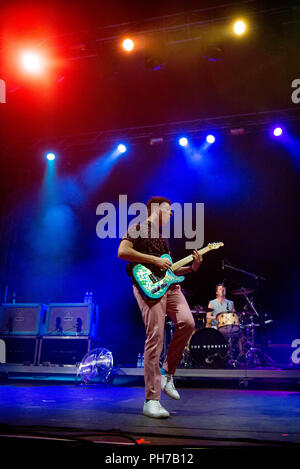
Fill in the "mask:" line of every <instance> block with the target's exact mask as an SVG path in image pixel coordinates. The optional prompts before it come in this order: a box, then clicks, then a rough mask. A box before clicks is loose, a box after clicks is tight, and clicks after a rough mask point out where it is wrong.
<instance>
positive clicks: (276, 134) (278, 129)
mask: <svg viewBox="0 0 300 469" xmlns="http://www.w3.org/2000/svg"><path fill="white" fill-rule="evenodd" d="M273 135H274V137H280V135H282V128H281V127H275V129H274V130H273Z"/></svg>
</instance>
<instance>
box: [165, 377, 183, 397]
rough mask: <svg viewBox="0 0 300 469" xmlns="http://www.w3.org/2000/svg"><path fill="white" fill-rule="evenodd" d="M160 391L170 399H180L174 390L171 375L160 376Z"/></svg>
mask: <svg viewBox="0 0 300 469" xmlns="http://www.w3.org/2000/svg"><path fill="white" fill-rule="evenodd" d="M161 389H162V390H163V391H164V392H165V393H166V394H167V396H169V397H172V399H176V400H178V399H180V395H179V393H178V391H176V389H175V386H174V382H173V376H172V375H161Z"/></svg>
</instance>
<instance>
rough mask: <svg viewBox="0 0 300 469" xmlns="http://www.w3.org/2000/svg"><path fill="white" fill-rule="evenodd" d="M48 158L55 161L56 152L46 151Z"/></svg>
mask: <svg viewBox="0 0 300 469" xmlns="http://www.w3.org/2000/svg"><path fill="white" fill-rule="evenodd" d="M46 158H47V160H48V161H53V160H55V158H56V155H55V153H46Z"/></svg>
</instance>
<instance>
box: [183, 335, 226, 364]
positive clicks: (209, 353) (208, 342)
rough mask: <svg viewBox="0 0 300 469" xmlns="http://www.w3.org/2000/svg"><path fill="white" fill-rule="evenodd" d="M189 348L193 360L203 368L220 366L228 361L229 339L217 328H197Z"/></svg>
mask: <svg viewBox="0 0 300 469" xmlns="http://www.w3.org/2000/svg"><path fill="white" fill-rule="evenodd" d="M187 349H188V351H189V354H190V357H191V359H192V361H193V362H194V363H196V364H197V365H199V366H200V367H202V368H219V367H222V366H224V365H225V364H226V362H227V353H228V344H227V340H226V339H225V337H224V336H223V334H221V332H219V331H217V330H216V329H209V328H208V329H199V330H196V331H195V332H194V333H193V335H192V336H191V338H190V340H189V343H188V346H187Z"/></svg>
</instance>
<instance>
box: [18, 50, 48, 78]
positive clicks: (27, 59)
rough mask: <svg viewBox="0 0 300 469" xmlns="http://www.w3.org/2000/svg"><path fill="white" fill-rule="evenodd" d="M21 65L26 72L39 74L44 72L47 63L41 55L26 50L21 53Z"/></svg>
mask: <svg viewBox="0 0 300 469" xmlns="http://www.w3.org/2000/svg"><path fill="white" fill-rule="evenodd" d="M21 65H22V67H23V69H24V70H25V71H26V72H28V73H31V74H34V75H38V74H40V73H41V72H42V70H43V68H44V65H45V64H44V60H43V58H42V56H41V55H39V54H37V53H36V52H32V51H26V52H23V53H22V54H21Z"/></svg>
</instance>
